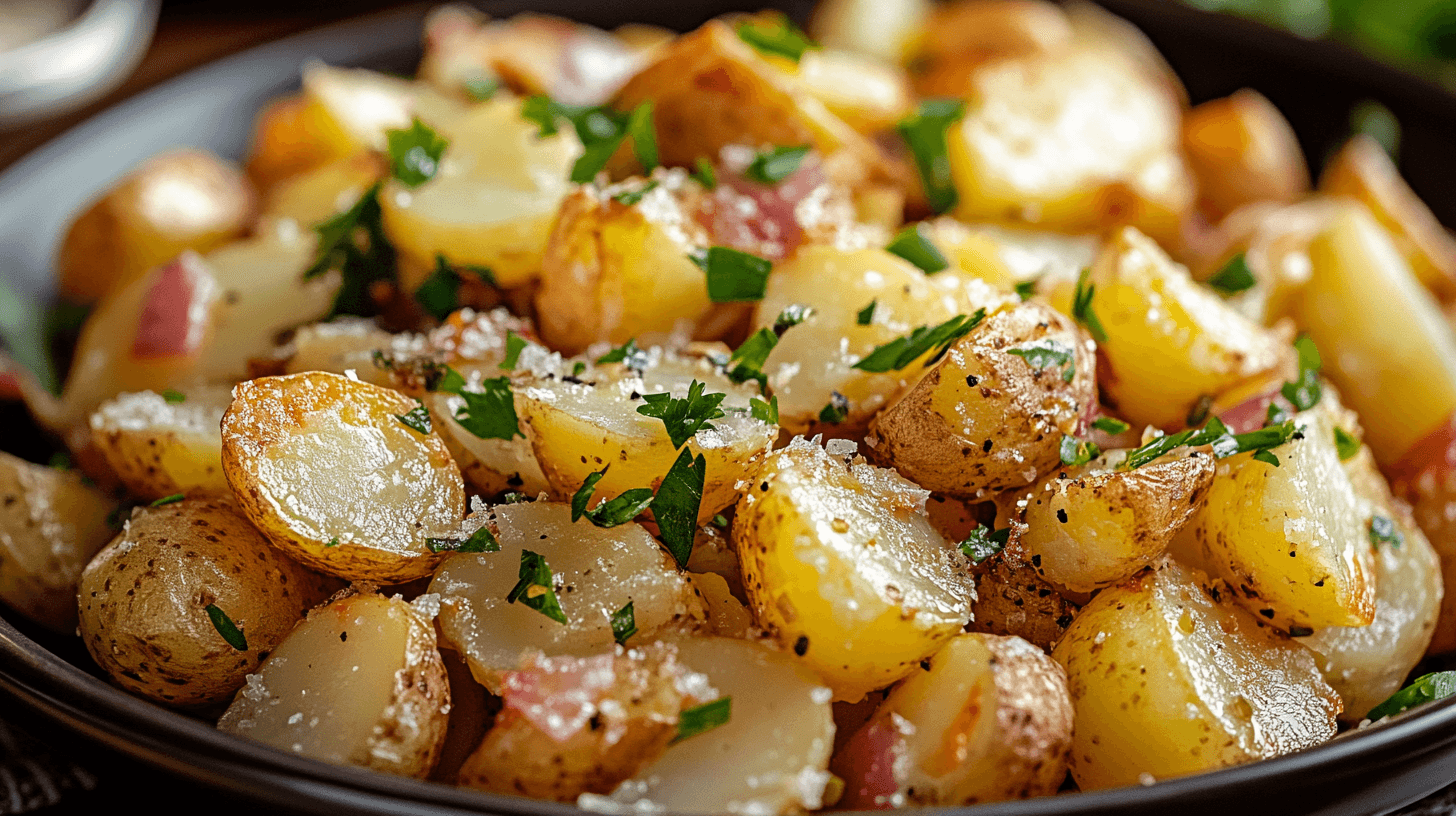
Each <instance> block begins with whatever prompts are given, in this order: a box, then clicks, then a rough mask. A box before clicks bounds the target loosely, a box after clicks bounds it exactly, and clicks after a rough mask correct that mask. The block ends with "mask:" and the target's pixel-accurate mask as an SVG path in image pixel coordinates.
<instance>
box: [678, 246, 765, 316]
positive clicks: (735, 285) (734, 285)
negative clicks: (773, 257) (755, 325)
mask: <svg viewBox="0 0 1456 816" xmlns="http://www.w3.org/2000/svg"><path fill="white" fill-rule="evenodd" d="M688 258H690V259H691V260H692V262H693V263H695V264H697V265H698V268H699V269H701V270H703V271H704V272H706V273H707V274H708V299H709V300H711V301H713V302H714V303H738V302H743V301H755V300H763V293H764V290H765V289H766V288H767V286H768V273H769V272H771V271H772V270H773V261H770V260H769V259H767V258H760V257H758V256H757V255H751V254H749V253H747V252H740V251H738V250H736V249H730V248H728V247H725V246H714V247H708V249H707V250H706V251H703V252H694V253H691V254H689V255H688Z"/></svg>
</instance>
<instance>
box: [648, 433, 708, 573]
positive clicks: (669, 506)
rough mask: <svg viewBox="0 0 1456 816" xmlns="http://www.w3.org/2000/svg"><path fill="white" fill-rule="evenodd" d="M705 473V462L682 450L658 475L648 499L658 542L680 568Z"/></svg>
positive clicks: (695, 525) (690, 549)
mask: <svg viewBox="0 0 1456 816" xmlns="http://www.w3.org/2000/svg"><path fill="white" fill-rule="evenodd" d="M707 475H708V461H707V459H705V458H704V457H703V454H701V453H700V454H698V455H697V457H694V456H693V455H692V451H690V450H684V451H683V452H682V453H679V454H678V456H677V461H675V462H673V463H672V467H671V468H670V469H669V470H668V471H667V475H666V476H664V477H662V484H661V485H659V486H658V488H657V497H656V498H655V499H653V501H652V515H653V517H654V518H655V519H656V520H657V529H658V531H659V532H660V533H661V534H662V544H663V546H664V547H666V548H667V551H668V552H669V553H672V557H673V558H675V559H677V564H678V566H680V567H685V566H687V563H688V559H689V558H691V557H692V554H693V537H694V536H695V535H697V530H698V511H699V510H700V509H702V505H703V483H704V479H706V478H707Z"/></svg>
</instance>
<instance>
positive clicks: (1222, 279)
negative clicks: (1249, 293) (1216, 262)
mask: <svg viewBox="0 0 1456 816" xmlns="http://www.w3.org/2000/svg"><path fill="white" fill-rule="evenodd" d="M1255 283H1257V281H1255V280H1254V273H1253V272H1251V271H1250V270H1249V264H1248V261H1247V260H1246V259H1245V258H1244V253H1242V252H1240V253H1239V254H1237V255H1235V256H1233V257H1232V258H1230V259H1229V262H1228V263H1226V264H1224V265H1223V268H1222V269H1220V270H1218V271H1217V272H1215V273H1214V275H1213V277H1211V278H1209V279H1208V285H1209V286H1211V287H1213V289H1214V291H1216V292H1218V293H1219V294H1221V295H1223V296H1225V297H1227V296H1229V295H1237V294H1238V293H1240V292H1242V291H1244V290H1245V289H1249V288H1251V287H1252V286H1253V285H1254V284H1255Z"/></svg>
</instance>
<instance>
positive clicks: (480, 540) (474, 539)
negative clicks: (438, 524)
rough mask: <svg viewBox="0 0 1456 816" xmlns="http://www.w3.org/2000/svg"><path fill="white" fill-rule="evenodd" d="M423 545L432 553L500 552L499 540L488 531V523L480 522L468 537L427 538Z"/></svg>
mask: <svg viewBox="0 0 1456 816" xmlns="http://www.w3.org/2000/svg"><path fill="white" fill-rule="evenodd" d="M425 547H426V548H427V549H429V551H430V552H432V553H442V552H460V553H483V552H500V548H501V547H500V542H499V541H497V540H496V537H495V534H494V533H492V532H491V531H490V525H488V524H482V525H480V529H479V530H476V531H475V532H473V533H471V534H470V537H469V538H467V539H465V540H464V541H461V540H460V539H458V538H427V539H425Z"/></svg>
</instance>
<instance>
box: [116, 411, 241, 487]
mask: <svg viewBox="0 0 1456 816" xmlns="http://www.w3.org/2000/svg"><path fill="white" fill-rule="evenodd" d="M231 402H232V389H231V388H228V387H227V386H215V385H214V386H198V387H196V388H188V389H187V390H186V391H179V390H175V389H173V390H169V391H166V392H164V393H163V394H158V393H156V392H153V391H142V392H139V393H134V394H122V395H120V396H118V397H116V398H115V399H113V400H110V401H108V402H106V403H104V404H103V405H102V406H101V407H100V408H98V409H97V410H96V413H94V414H92V415H91V440H92V443H93V444H94V445H95V446H96V448H97V450H99V451H100V452H101V455H102V456H104V457H106V463H107V464H109V465H110V466H111V469H112V470H113V471H115V472H116V475H117V476H119V477H120V478H121V481H122V484H125V485H126V489H127V490H129V491H131V492H132V493H133V494H134V495H136V497H137V498H139V499H141V500H143V501H155V500H157V499H160V498H162V497H164V496H171V495H174V494H177V493H185V494H187V495H189V496H197V495H201V494H204V493H206V494H211V495H228V484H227V479H225V478H224V477H223V474H222V435H221V432H220V431H219V430H218V429H219V425H220V423H221V421H222V415H223V412H224V411H226V410H227V407H228V404H229V403H231Z"/></svg>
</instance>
